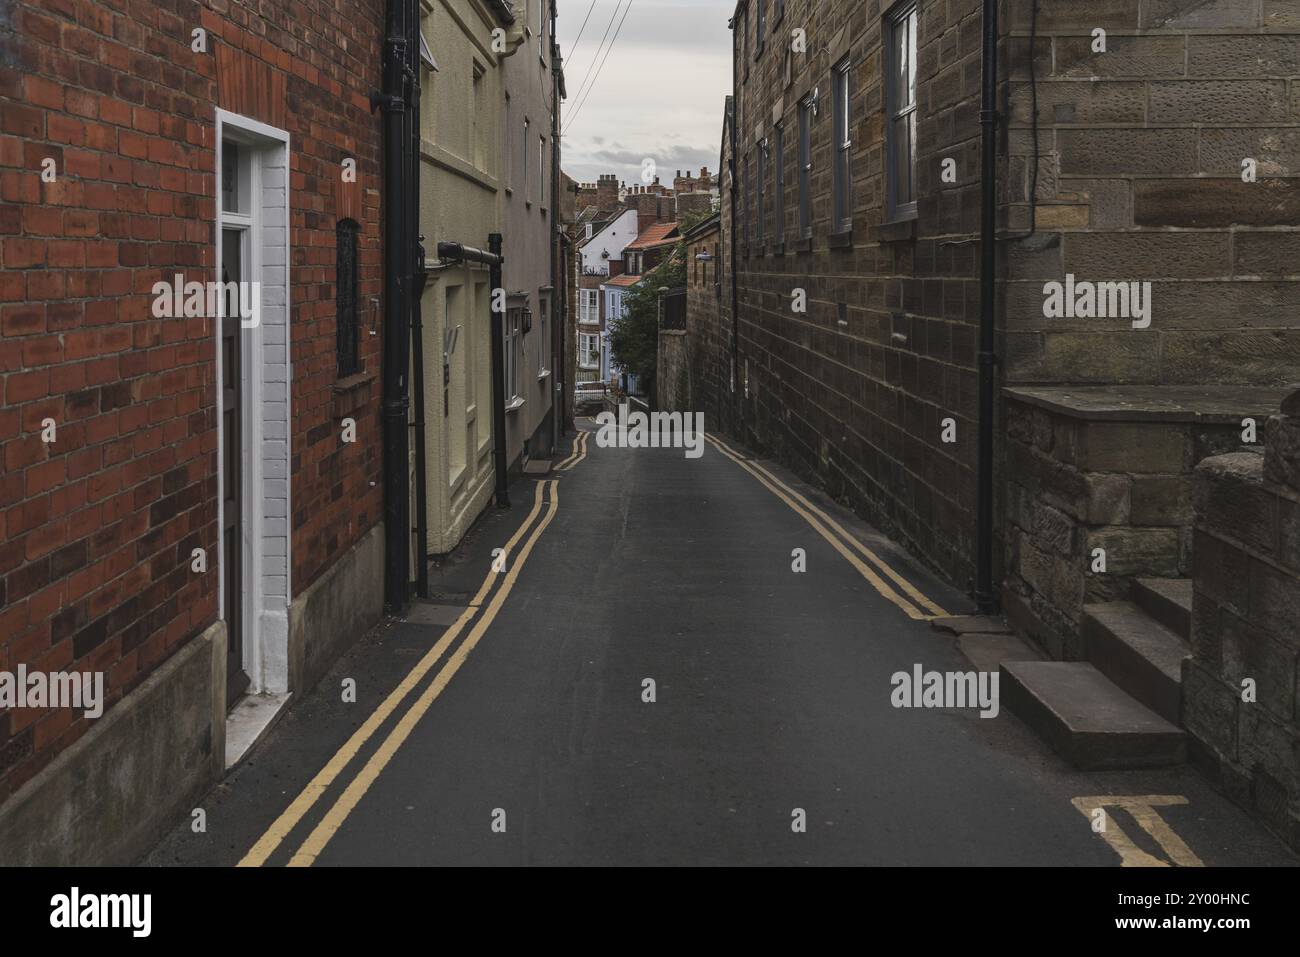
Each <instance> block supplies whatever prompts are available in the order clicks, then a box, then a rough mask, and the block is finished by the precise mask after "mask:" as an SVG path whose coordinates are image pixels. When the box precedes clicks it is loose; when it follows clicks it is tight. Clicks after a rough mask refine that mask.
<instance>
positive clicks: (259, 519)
mask: <svg viewBox="0 0 1300 957" xmlns="http://www.w3.org/2000/svg"><path fill="white" fill-rule="evenodd" d="M216 137H217V139H216V148H215V150H214V153H215V156H216V219H217V222H216V278H217V281H218V282H219V281H220V279H221V274H222V273H221V270H222V261H221V258H222V235H223V229H224V228H225V226H227V225H230V226H232V227H233V226H238V227H241V228H244V229H246V230H247V249H248V261H247V263H246V264H245V268H244V271H243V278H244V280H245V281H249V282H251V281H258V282H261V283H262V286H261V288H262V290H263V295H262V301H261V302H260V303H259V304H258V312H259V318H260V321H259V323H258V324H257V325H256V326H253V327H251V328H245V329H243V330H242V332H241V348H242V349H243V363H242V369H243V375H242V376H241V382H240V406H241V413H240V414H241V421H242V430H243V438H244V454H243V455H241V457H240V458H241V462H242V471H243V475H242V478H243V490H244V494H243V497H242V499H241V502H242V505H241V510H242V513H243V522H242V524H241V530H242V538H243V541H242V542H241V543H240V547H241V552H242V556H243V559H242V562H241V565H242V569H243V588H242V589H241V592H242V596H243V603H242V615H243V636H244V649H243V663H244V670H245V672H246V673H247V674H248V677H249V682H250V683H249V691H250V693H254V694H257V693H273V694H275V693H283V692H285V691H287V690H288V605H289V600H290V598H291V594H290V584H289V569H290V568H291V567H292V566H291V564H290V563H291V545H292V515H293V512H292V506H291V500H290V484H291V473H290V468H291V460H290V455H291V447H292V435H291V428H290V423H291V421H292V420H291V418H290V405H289V403H290V383H291V381H292V375H291V365H290V360H289V328H288V326H289V322H288V320H289V315H290V308H291V291H290V290H291V286H290V276H289V248H288V247H289V233H290V219H289V194H290V188H289V181H288V169H289V133H288V132H287V131H285V130H281V129H277V128H276V127H273V126H268V125H267V124H265V123H261V122H259V121H257V120H253V119H250V118H248V117H245V116H239V115H238V114H235V113H230V112H228V111H226V110H222V109H219V108H218V109H217V110H216ZM226 140H231V141H233V142H236V143H238V144H239V145H240V146H241V147H244V148H246V149H247V150H248V151H249V157H250V175H249V178H248V179H249V191H250V204H249V212H248V214H247V215H238V216H234V217H230V219H229V222H228V221H227V214H225V213H224V212H223V211H222V208H221V204H222V155H223V144H224V142H225V141H226ZM271 165H274V166H275V167H276V168H277V169H283V177H282V178H283V190H282V193H283V199H282V201H277V202H275V203H273V204H268V198H267V197H268V195H269V194H270V193H271V192H273V191H270V190H267V189H265V188H264V175H263V171H264V168H267V167H269V166H271ZM275 224H281V225H280V228H282V231H283V236H284V242H283V247H284V248H283V255H281V254H280V252H279V251H278V249H277V250H276V251H275V254H274V256H273V257H268V255H267V253H268V248H267V245H266V241H265V239H266V237H267V235H268V231H269V230H274V229H275V228H277V227H276V225H275ZM267 258H278V259H280V260H281V261H282V263H283V265H282V266H280V265H279V264H267V263H265V262H264V260H266V259H267ZM268 277H272V278H273V280H274V281H273V282H272V283H270V284H268V283H267V281H266V280H267V279H268ZM276 286H279V288H281V289H282V290H283V300H282V302H283V305H273V308H272V309H268V308H267V307H268V302H267V298H268V296H267V294H266V293H267V290H268V289H273V288H275V287H276ZM271 298H275V297H274V296H272V297H271ZM274 317H279V318H278V319H275V321H277V322H278V323H279V324H280V325H281V326H282V332H281V331H279V330H277V331H276V333H275V334H276V335H277V336H282V345H280V344H277V345H276V349H277V350H278V351H277V353H276V355H277V359H276V361H275V362H274V363H271V364H270V365H271V366H272V368H274V369H275V371H276V374H275V375H274V376H272V377H271V378H273V379H274V380H276V384H275V385H269V383H268V376H267V372H268V360H267V355H268V347H267V343H266V338H267V325H266V324H267V322H268V318H272V319H274ZM213 325H214V335H215V342H216V376H217V391H216V394H217V396H218V399H219V397H220V396H221V391H222V386H223V375H224V370H223V369H222V366H221V348H220V344H221V343H220V339H221V323H220V322H219V321H218V322H214V323H213ZM280 371H282V372H283V375H281V374H279V373H280ZM269 387H272V388H277V389H278V388H281V387H282V388H283V390H284V396H283V405H284V412H283V417H282V418H283V432H284V434H283V436H280V437H279V438H277V439H276V441H282V442H283V446H284V455H283V457H282V461H281V460H280V457H278V456H277V457H276V458H275V459H274V460H268V457H267V454H266V450H267V449H268V448H269V447H271V446H268V444H267V443H268V438H267V432H268V407H269V406H268V398H267V391H268V388H269ZM276 427H277V428H278V427H279V426H276ZM223 432H224V429H223V427H222V422H221V416H220V415H218V416H217V463H218V467H217V534H218V536H219V540H218V552H217V554H218V555H221V556H224V554H225V551H224V514H223V512H224V498H225V495H224V487H225V476H224V475H223V474H222V469H221V463H222V461H223V457H222V455H223V449H224V443H225V441H226V436H225V435H224V434H223ZM268 466H269V468H268ZM268 472H274V473H279V474H277V475H268ZM268 479H269V480H272V481H278V480H280V479H282V480H283V489H284V491H283V496H284V498H283V501H284V506H283V511H284V515H283V516H274V517H273V518H272V519H268V516H267V505H268V496H267V494H266V490H267V486H266V483H267V481H268ZM272 527H273V528H274V529H275V531H271V530H269V529H270V528H272ZM279 539H282V540H283V541H282V544H277V540H279ZM268 549H270V551H272V552H279V554H278V555H273V556H271V557H268ZM280 561H282V562H283V568H282V569H280V568H278V567H277V568H276V569H275V571H277V572H282V576H283V582H284V584H283V587H282V588H275V589H273V590H274V591H276V592H280V591H282V592H283V595H282V596H281V595H279V594H276V595H274V596H272V597H268V588H267V582H268V579H269V577H271V578H273V579H274V580H278V579H279V577H280V576H278V575H276V576H269V575H268V571H267V566H268V564H269V563H271V562H277V563H278V562H280ZM218 564H219V567H220V574H219V579H218V599H217V602H218V604H217V607H218V614H219V615H220V616H222V617H224V613H225V601H224V596H225V589H226V587H227V583H226V569H225V562H224V560H222V561H220V562H219V563H218Z"/></svg>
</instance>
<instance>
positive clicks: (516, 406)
mask: <svg viewBox="0 0 1300 957" xmlns="http://www.w3.org/2000/svg"><path fill="white" fill-rule="evenodd" d="M523 407H524V398H523V397H522V396H518V395H517V396H515V397H514V398H513V399H511V400H510V402H509V403H508V404H507V405H506V414H507V415H510V414H512V413H515V412H518V411H519V410H520V409H522V408H523Z"/></svg>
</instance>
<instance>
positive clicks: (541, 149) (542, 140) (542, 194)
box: [537, 136, 546, 206]
mask: <svg viewBox="0 0 1300 957" xmlns="http://www.w3.org/2000/svg"><path fill="white" fill-rule="evenodd" d="M537 201H538V203H540V204H541V205H543V206H545V205H546V137H545V136H539V137H538V138H537Z"/></svg>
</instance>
